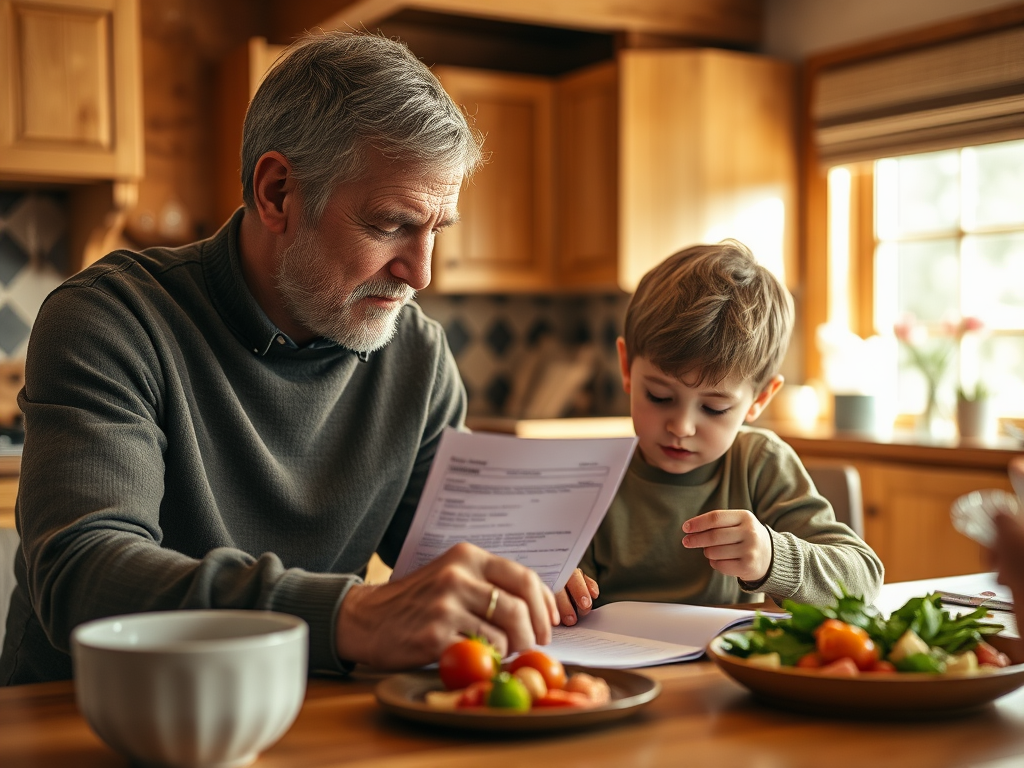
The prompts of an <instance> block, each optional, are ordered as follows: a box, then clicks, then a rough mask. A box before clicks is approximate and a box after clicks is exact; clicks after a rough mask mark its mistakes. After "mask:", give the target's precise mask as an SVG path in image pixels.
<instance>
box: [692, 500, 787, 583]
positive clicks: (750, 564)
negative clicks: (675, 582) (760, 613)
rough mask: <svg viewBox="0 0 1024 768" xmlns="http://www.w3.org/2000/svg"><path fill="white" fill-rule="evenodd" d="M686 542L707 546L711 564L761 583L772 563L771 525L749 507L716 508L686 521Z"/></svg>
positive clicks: (731, 573)
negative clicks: (749, 509)
mask: <svg viewBox="0 0 1024 768" xmlns="http://www.w3.org/2000/svg"><path fill="white" fill-rule="evenodd" d="M683 533H684V534H686V535H685V536H683V546H684V547H687V548H689V549H696V548H703V549H704V556H705V557H706V558H707V559H708V561H709V562H710V563H711V567H712V568H714V569H715V570H716V571H719V572H720V573H724V574H726V575H727V576H735V577H737V578H739V579H742V580H743V581H747V582H751V583H757V582H759V581H761V580H762V579H763V578H764V577H765V576H767V575H768V568H769V566H771V564H772V540H771V535H770V534H769V533H768V529H767V528H765V527H764V525H763V524H762V523H761V521H760V520H758V519H757V518H756V517H754V514H753V513H752V512H748V511H747V510H745V509H716V510H714V511H713V512H705V513H704V514H703V515H698V516H697V517H694V518H691V519H690V520H687V521H686V522H685V523H683Z"/></svg>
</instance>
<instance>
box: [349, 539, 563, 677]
mask: <svg viewBox="0 0 1024 768" xmlns="http://www.w3.org/2000/svg"><path fill="white" fill-rule="evenodd" d="M495 587H497V588H498V600H497V603H496V605H495V608H494V612H493V614H492V615H491V618H490V621H487V620H486V619H485V616H486V615H487V612H488V607H489V606H490V602H491V594H492V590H493V589H494V588H495ZM557 623H558V612H557V611H556V608H555V598H554V595H552V594H551V590H549V589H548V588H547V586H545V585H544V583H543V582H542V581H541V580H540V577H539V576H537V574H536V573H534V572H533V571H532V570H530V569H529V568H526V567H525V566H523V565H520V564H518V563H514V562H512V561H510V560H506V559H505V558H502V557H498V556H497V555H493V554H491V553H490V552H487V551H486V550H483V549H480V548H479V547H476V546H474V545H472V544H467V543H462V544H456V545H455V546H454V547H452V548H451V549H449V550H448V551H447V552H446V553H445V554H443V555H442V556H441V557H438V558H436V559H435V560H433V561H431V562H430V563H428V564H427V565H425V566H423V567H422V568H419V569H418V570H416V571H413V572H412V573H410V574H409V575H408V576H406V577H405V578H402V579H399V580H397V581H393V582H389V583H387V584H376V585H367V584H362V585H355V586H353V587H352V588H351V589H350V590H349V592H348V594H347V595H346V596H345V599H344V601H342V604H341V610H340V611H339V612H338V628H337V637H338V655H339V656H340V657H341V658H342V659H345V660H346V661H353V662H361V663H365V664H368V665H370V666H372V667H375V668H377V669H406V668H410V667H418V666H422V665H424V664H431V663H433V662H435V661H437V660H438V658H440V656H441V651H443V650H444V649H445V648H446V647H448V646H449V645H450V644H451V643H453V642H455V641H456V640H458V639H459V638H461V637H463V636H466V635H474V634H475V635H482V636H483V637H486V638H487V639H488V640H490V641H491V642H492V643H493V644H494V646H495V647H496V648H497V649H498V651H499V653H501V655H502V656H505V655H508V654H509V653H514V652H516V651H520V650H523V649H525V648H529V647H531V646H533V645H537V644H539V645H545V644H547V643H549V642H550V641H551V627H552V625H554V624H557Z"/></svg>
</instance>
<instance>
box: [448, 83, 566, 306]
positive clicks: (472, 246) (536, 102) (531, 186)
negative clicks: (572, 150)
mask: <svg viewBox="0 0 1024 768" xmlns="http://www.w3.org/2000/svg"><path fill="white" fill-rule="evenodd" d="M434 73H435V74H436V75H437V77H438V79H439V80H440V81H441V84H442V85H443V86H444V88H445V90H447V91H448V93H449V94H450V95H451V97H452V99H453V100H454V101H455V102H456V103H458V104H462V105H465V107H466V109H467V110H468V111H469V112H470V114H471V115H472V116H473V117H474V118H475V125H476V128H477V129H478V130H479V131H481V132H482V133H483V134H484V135H485V136H486V141H485V144H484V149H485V151H486V153H487V156H488V162H487V163H486V164H485V165H484V166H483V167H482V168H481V169H480V170H479V171H478V172H477V174H476V175H474V176H473V177H471V178H470V179H469V180H468V181H467V183H466V184H465V185H464V186H463V189H462V192H461V194H460V195H459V213H460V215H461V219H462V221H461V222H460V223H459V224H456V225H455V226H453V227H451V229H449V230H448V231H446V232H444V233H442V234H441V235H439V236H438V238H437V240H436V243H435V246H434V269H433V278H432V284H433V286H434V288H435V289H436V290H438V291H441V292H445V293H486V292H494V291H538V290H547V289H549V288H550V287H551V286H552V284H553V278H554V272H553V265H552V250H553V245H554V243H553V230H552V215H553V200H552V197H553V185H552V178H553V173H554V165H553V154H552V144H553V140H554V137H553V135H552V131H551V126H552V113H553V103H554V82H553V81H552V80H550V79H549V78H545V77H537V76H532V75H516V74H506V73H500V72H484V71H479V70H469V69H460V68H456V67H435V68H434Z"/></svg>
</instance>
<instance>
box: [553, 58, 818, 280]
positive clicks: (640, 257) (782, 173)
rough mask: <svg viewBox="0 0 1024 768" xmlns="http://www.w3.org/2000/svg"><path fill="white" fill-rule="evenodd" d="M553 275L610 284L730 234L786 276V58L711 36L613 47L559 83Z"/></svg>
mask: <svg viewBox="0 0 1024 768" xmlns="http://www.w3.org/2000/svg"><path fill="white" fill-rule="evenodd" d="M558 97H559V99H558V116H559V126H558V143H557V146H556V153H557V154H558V157H559V174H558V179H557V184H558V189H559V193H558V202H559V209H558V214H557V217H556V219H557V221H558V222H559V224H560V226H561V229H560V230H559V233H558V243H559V250H558V254H557V259H558V266H559V269H558V279H559V283H560V284H561V285H562V286H566V287H589V288H614V287H617V288H620V289H622V290H624V291H627V292H632V291H633V290H634V289H635V288H636V285H637V283H638V282H639V280H640V278H641V277H642V276H643V275H644V274H645V273H646V272H647V271H648V270H649V269H650V268H651V267H653V266H654V265H656V264H657V263H659V262H660V261H661V260H663V259H664V258H666V257H667V256H669V255H671V254H672V253H675V252H676V251H678V250H680V249H681V248H685V247H687V246H690V245H694V244H697V243H707V242H717V241H719V240H721V239H723V238H726V237H735V238H737V239H739V240H741V241H743V242H744V243H746V244H747V245H749V246H750V247H751V248H752V249H753V251H754V253H755V255H756V256H757V257H758V258H759V259H760V260H761V261H762V263H765V264H766V265H767V266H769V267H770V268H772V269H773V271H775V272H776V274H780V275H784V277H785V280H786V282H787V284H788V285H789V287H790V288H793V287H795V286H796V285H797V283H798V278H799V275H798V274H797V261H796V190H797V166H796V122H795V70H794V68H793V66H792V65H791V64H789V63H787V62H783V61H778V60H775V59H771V58H767V57H764V56H758V55H754V54H747V53H737V52H734V51H724V50H718V49H667V50H666V49H653V50H652V49H646V50H624V51H620V53H619V55H618V59H617V61H616V62H614V63H612V64H601V65H597V66H595V67H593V68H590V69H588V70H585V71H582V72H580V73H575V74H570V75H567V76H565V77H564V78H562V80H561V81H560V83H559V90H558Z"/></svg>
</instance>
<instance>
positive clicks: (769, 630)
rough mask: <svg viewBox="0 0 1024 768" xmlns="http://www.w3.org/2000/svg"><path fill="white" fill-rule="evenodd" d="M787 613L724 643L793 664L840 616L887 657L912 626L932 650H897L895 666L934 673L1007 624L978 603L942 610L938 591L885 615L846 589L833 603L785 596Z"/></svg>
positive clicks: (758, 620) (757, 622)
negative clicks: (992, 619)
mask: <svg viewBox="0 0 1024 768" xmlns="http://www.w3.org/2000/svg"><path fill="white" fill-rule="evenodd" d="M782 608H783V610H785V611H787V612H788V613H789V617H788V618H782V619H773V618H771V617H769V616H766V615H764V614H762V613H760V612H759V613H758V614H757V615H756V616H755V617H754V624H753V628H752V629H751V630H748V631H744V632H734V633H730V634H729V635H726V637H725V638H724V643H723V644H724V648H725V650H726V651H727V652H729V653H730V654H732V655H734V656H740V657H742V658H747V657H749V656H754V655H761V654H770V653H778V654H779V658H780V661H781V663H782V665H783V666H792V665H794V664H796V663H797V661H799V660H800V659H801V658H802V657H804V656H805V655H807V654H809V653H812V652H814V650H815V647H816V646H815V635H814V633H815V630H816V629H817V628H818V627H819V625H821V624H822V623H823V622H824V621H825V620H826V619H838V620H839V621H842V622H845V623H847V624H850V625H852V626H855V627H860V628H861V629H863V630H864V631H865V632H867V633H868V635H869V636H870V638H871V640H873V641H874V643H875V645H876V646H877V647H878V649H879V651H880V656H881V658H883V659H885V658H888V657H889V654H890V652H891V651H892V650H893V648H894V646H896V645H897V643H899V642H900V640H901V638H903V637H904V635H906V633H907V632H908V631H912V632H913V633H914V634H915V635H917V637H919V638H920V639H921V640H922V641H923V642H924V644H925V645H927V647H928V651H927V653H926V652H923V650H922V651H920V652H912V653H908V654H898V655H899V656H900V658H899V660H897V661H895V662H894V663H895V666H896V668H897V669H898V670H899V671H901V672H935V673H941V672H944V671H945V670H946V663H947V660H948V659H949V658H950V657H951V656H953V655H955V654H960V653H963V652H965V651H970V650H973V649H974V648H976V647H977V645H978V644H979V643H980V642H982V641H983V640H984V638H985V637H986V636H988V635H994V634H996V633H998V632H999V631H1000V630H1002V629H1003V626H1002V625H1001V624H991V623H987V622H984V621H982V619H984V618H985V616H986V615H987V613H988V611H987V610H986V609H985V608H984V607H980V608H978V609H976V610H974V611H972V612H970V613H967V614H964V615H963V616H960V617H954V616H952V615H951V614H950V613H949V612H948V611H946V610H944V609H943V607H942V603H941V596H940V595H939V594H937V593H934V594H930V595H927V596H925V597H915V598H913V599H911V600H908V601H907V603H906V604H905V605H904V606H903V607H902V608H900V609H899V610H897V611H894V612H893V613H892V615H891V616H890V617H889V618H888V619H885V618H884V617H883V616H882V615H881V614H880V613H879V612H878V610H877V609H876V608H875V607H874V606H871V605H867V604H865V603H864V600H863V598H861V597H856V596H854V595H850V594H849V593H847V592H846V590H845V589H843V590H842V592H841V594H839V595H838V596H837V597H836V602H835V604H834V605H831V606H813V605H806V604H803V603H796V602H793V601H792V600H784V601H783V603H782Z"/></svg>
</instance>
